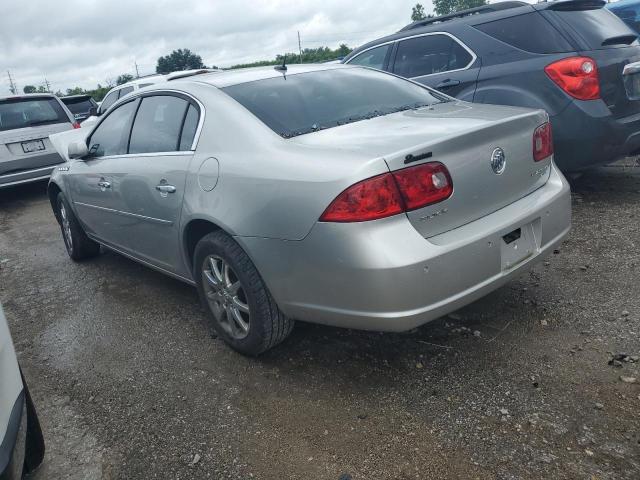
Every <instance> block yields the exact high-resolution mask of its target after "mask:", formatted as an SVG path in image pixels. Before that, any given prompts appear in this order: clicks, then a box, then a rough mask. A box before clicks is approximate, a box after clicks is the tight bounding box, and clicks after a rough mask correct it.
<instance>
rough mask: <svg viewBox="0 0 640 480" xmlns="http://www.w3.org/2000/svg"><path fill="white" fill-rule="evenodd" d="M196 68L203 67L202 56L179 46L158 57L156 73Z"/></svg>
mask: <svg viewBox="0 0 640 480" xmlns="http://www.w3.org/2000/svg"><path fill="white" fill-rule="evenodd" d="M196 68H205V66H204V63H202V57H200V55H196V54H195V53H192V52H191V50H189V49H188V48H185V49H182V48H179V49H178V50H174V51H173V52H171V53H170V54H169V55H166V56H164V57H160V58H159V59H158V64H157V65H156V73H171V72H177V71H179V70H192V69H196Z"/></svg>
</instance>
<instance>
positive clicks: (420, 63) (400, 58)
mask: <svg viewBox="0 0 640 480" xmlns="http://www.w3.org/2000/svg"><path fill="white" fill-rule="evenodd" d="M472 60H473V57H472V56H471V54H470V53H469V52H468V51H467V50H466V49H465V48H464V47H463V46H462V45H460V44H459V43H458V42H456V41H455V40H454V39H453V38H451V37H449V36H448V35H425V36H423V37H416V38H409V39H407V40H402V41H400V42H399V43H398V52H397V54H396V60H395V64H394V69H393V71H394V73H396V74H398V75H400V76H402V77H407V78H414V77H421V76H424V75H433V74H434V73H444V72H448V71H450V70H460V69H462V68H466V67H467V66H468V65H469V64H470V63H471V61H472Z"/></svg>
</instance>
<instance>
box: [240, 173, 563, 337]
mask: <svg viewBox="0 0 640 480" xmlns="http://www.w3.org/2000/svg"><path fill="white" fill-rule="evenodd" d="M570 223H571V200H570V191H569V186H568V184H567V182H566V180H565V179H564V177H563V176H562V174H560V173H559V171H558V170H557V169H556V168H555V166H554V167H552V170H551V176H550V179H549V181H548V182H547V184H545V186H543V187H542V188H540V189H538V190H536V191H535V192H533V193H531V194H530V195H527V196H526V197H524V198H522V199H520V200H518V201H516V202H514V203H512V204H511V205H508V206H506V207H504V208H502V209H500V210H498V211H496V212H494V213H492V214H490V215H487V216H485V217H483V218H480V219H478V220H476V221H474V222H471V223H469V224H467V225H464V226H462V227H459V228H457V229H454V230H452V231H449V232H446V233H444V234H441V235H437V236H435V237H431V238H429V239H425V238H423V237H422V236H421V235H420V234H419V233H418V231H417V230H416V229H415V228H414V227H413V226H412V225H411V224H410V223H409V221H408V219H407V217H406V216H404V215H397V216H394V217H390V218H386V219H383V220H377V221H373V222H363V223H351V224H335V223H317V224H316V225H315V226H314V228H313V229H312V231H311V232H310V233H309V235H308V236H307V237H306V238H305V239H304V240H301V241H283V240H275V239H265V238H247V237H239V238H237V240H238V242H239V243H240V244H241V245H242V246H243V248H244V249H245V251H247V253H248V254H249V255H250V256H251V257H252V259H253V261H254V263H255V265H256V267H257V268H258V271H259V272H260V274H261V275H262V277H263V279H264V280H265V282H266V284H267V286H268V288H269V289H270V291H271V293H272V295H273V296H274V298H275V300H276V302H277V303H278V305H279V306H280V308H281V309H282V310H283V312H284V313H285V314H286V315H288V316H290V317H292V318H295V319H298V320H303V321H308V322H313V323H322V324H328V325H335V326H340V327H348V328H357V329H363V330H380V331H403V330H409V329H411V328H414V327H416V326H419V325H422V324H424V323H426V322H429V321H431V320H433V319H436V318H438V317H440V316H442V315H445V314H447V313H449V312H451V311H454V310H456V309H458V308H460V307H462V306H464V305H466V304H468V303H471V302H473V301H474V300H476V299H478V298H480V297H482V296H484V295H486V294H487V293H489V292H491V291H493V290H495V289H496V288H498V287H500V286H501V285H503V284H504V283H506V282H507V281H509V280H510V279H511V278H513V277H514V276H516V275H518V274H520V273H521V272H522V271H523V270H526V269H528V268H529V267H530V266H531V265H532V264H534V263H535V262H537V261H539V260H541V259H542V258H543V257H544V256H545V255H546V254H548V253H549V252H550V251H552V250H553V248H554V247H555V246H556V245H558V244H559V243H560V242H561V241H562V239H563V238H564V237H565V236H566V235H567V233H568V232H569V229H570ZM529 224H531V225H535V226H536V228H535V232H536V234H535V235H536V237H537V238H536V248H535V249H534V251H533V254H532V255H531V256H530V257H528V258H527V259H526V260H524V261H521V262H520V263H518V264H517V265H516V266H514V267H511V268H503V262H502V253H501V248H502V247H501V242H502V236H503V235H505V234H507V233H509V232H511V231H512V230H514V229H515V228H519V227H521V226H525V225H529Z"/></svg>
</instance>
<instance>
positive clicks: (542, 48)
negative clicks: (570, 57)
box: [475, 12, 572, 53]
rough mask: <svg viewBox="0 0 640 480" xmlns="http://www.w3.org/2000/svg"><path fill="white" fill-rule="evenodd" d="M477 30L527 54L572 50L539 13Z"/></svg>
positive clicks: (481, 26) (485, 25) (504, 20)
mask: <svg viewBox="0 0 640 480" xmlns="http://www.w3.org/2000/svg"><path fill="white" fill-rule="evenodd" d="M475 28H477V29H478V30H480V31H481V32H484V33H486V34H487V35H489V36H491V37H493V38H495V39H497V40H500V41H501V42H504V43H507V44H509V45H511V46H512V47H516V48H519V49H520V50H524V51H525V52H531V53H560V52H570V51H571V50H572V48H571V45H570V44H569V42H567V40H566V39H565V38H564V37H563V36H562V35H561V34H560V32H558V30H556V29H555V28H554V27H553V25H551V24H550V23H549V22H548V21H547V20H545V19H544V18H543V17H542V15H540V14H539V13H538V12H532V13H526V14H524V15H518V16H516V17H508V18H503V19H500V20H495V21H493V22H488V23H483V24H480V25H475ZM531 32H535V33H534V34H532V33H531Z"/></svg>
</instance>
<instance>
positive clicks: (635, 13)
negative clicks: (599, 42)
mask: <svg viewBox="0 0 640 480" xmlns="http://www.w3.org/2000/svg"><path fill="white" fill-rule="evenodd" d="M608 8H609V10H611V11H612V12H613V13H615V14H616V15H617V16H618V17H620V18H621V19H622V21H623V22H624V23H626V24H627V25H629V27H631V29H633V31H635V32H636V33H638V32H640V2H638V3H633V4H630V3H621V4H620V3H611V4H609V6H608Z"/></svg>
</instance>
